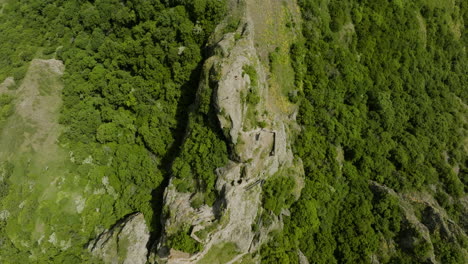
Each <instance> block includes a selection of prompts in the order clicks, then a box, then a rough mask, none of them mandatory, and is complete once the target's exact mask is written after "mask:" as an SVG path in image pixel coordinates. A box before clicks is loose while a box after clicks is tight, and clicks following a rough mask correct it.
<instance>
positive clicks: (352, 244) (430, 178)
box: [262, 0, 468, 263]
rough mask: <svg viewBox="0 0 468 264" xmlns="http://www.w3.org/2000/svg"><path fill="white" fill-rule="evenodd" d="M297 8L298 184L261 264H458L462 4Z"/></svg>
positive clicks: (313, 3)
mask: <svg viewBox="0 0 468 264" xmlns="http://www.w3.org/2000/svg"><path fill="white" fill-rule="evenodd" d="M298 2H299V4H300V6H301V10H302V16H303V20H304V22H303V25H302V27H303V37H304V39H303V41H302V42H300V43H297V45H296V46H295V47H294V48H293V49H292V50H291V52H292V55H293V56H294V57H295V67H296V85H297V86H299V87H302V90H303V92H302V93H301V94H300V96H298V98H297V100H298V101H299V102H300V114H299V117H298V120H299V122H300V124H301V125H302V127H303V131H302V133H301V134H300V135H299V136H298V138H297V142H296V147H295V151H296V153H297V155H299V157H301V158H302V161H303V163H304V169H305V171H306V185H305V188H304V189H303V191H302V196H301V199H300V200H299V201H298V202H297V203H295V204H293V205H292V206H291V212H292V214H291V216H290V217H285V218H286V219H285V223H286V225H285V228H284V231H283V232H282V233H281V232H280V233H278V234H276V235H275V237H274V239H273V240H272V241H271V243H269V244H268V245H267V246H265V247H264V249H263V251H262V260H263V261H264V262H265V263H297V262H298V261H299V256H298V254H297V250H298V249H299V250H300V251H301V252H302V253H303V254H304V255H305V256H306V257H307V258H308V259H309V261H310V263H371V262H372V263H432V262H428V261H429V259H431V260H435V261H437V262H439V263H466V260H467V257H468V255H467V252H466V249H467V248H468V244H467V243H468V241H467V237H466V231H467V222H466V219H467V217H468V215H467V205H466V191H467V189H466V188H467V183H468V176H467V175H468V174H467V172H468V168H467V150H468V149H467V147H468V145H467V133H468V130H467V128H468V127H467V125H468V123H467V119H466V118H467V114H468V112H467V110H468V109H467V105H466V103H467V99H468V97H467V96H468V60H467V53H466V47H467V44H468V36H467V34H466V23H467V21H468V20H467V19H468V5H467V2H466V1H449V0H447V1H387V0H369V1H366V0H364V1H349V0H348V1H337V0H331V1H320V0H301V1H298ZM378 186H385V187H378ZM389 189H391V190H390V191H387V190H389ZM434 198H435V200H434ZM404 201H409V202H408V207H405V206H406V203H405V202H404ZM439 205H440V207H439ZM409 207H412V208H413V209H411V210H414V212H413V214H414V217H415V219H417V220H416V221H420V222H421V223H423V224H424V225H421V226H422V228H421V230H427V229H424V228H426V226H427V228H428V229H429V234H430V237H428V236H426V234H425V233H423V232H421V230H420V226H419V225H414V224H413V222H412V219H411V217H409V215H411V214H410V213H409V211H411V210H410V209H409ZM434 208H439V209H440V212H444V213H441V214H442V215H443V214H445V212H446V213H447V214H448V218H449V219H452V220H453V223H456V225H459V226H460V227H461V229H462V231H461V233H456V232H455V231H454V229H452V228H451V227H449V228H448V230H447V229H445V228H444V226H443V223H440V222H437V220H434V216H433V215H431V213H428V212H432V210H435V211H437V210H438V209H434ZM450 225H452V223H450ZM452 232H453V233H452ZM433 254H435V258H432V257H431V256H432V255H433ZM375 261H378V262H375Z"/></svg>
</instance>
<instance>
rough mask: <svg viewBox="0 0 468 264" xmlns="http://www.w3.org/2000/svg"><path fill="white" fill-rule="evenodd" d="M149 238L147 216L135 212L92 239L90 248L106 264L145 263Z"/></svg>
mask: <svg viewBox="0 0 468 264" xmlns="http://www.w3.org/2000/svg"><path fill="white" fill-rule="evenodd" d="M148 240H149V231H148V227H147V226H146V222H145V218H144V216H143V214H141V213H135V214H132V215H130V216H128V217H126V218H125V219H123V220H122V221H121V222H119V223H117V224H116V225H115V226H114V227H112V228H111V229H110V230H109V231H106V232H104V233H102V234H101V235H99V237H98V238H97V239H96V240H93V241H91V242H90V243H89V245H88V249H89V250H90V251H91V253H92V254H93V255H94V256H96V257H98V258H99V259H101V260H102V261H103V262H104V263H106V264H107V263H109V264H117V263H119V264H120V263H123V264H145V263H146V260H147V253H148V250H147V248H146V245H147V243H148Z"/></svg>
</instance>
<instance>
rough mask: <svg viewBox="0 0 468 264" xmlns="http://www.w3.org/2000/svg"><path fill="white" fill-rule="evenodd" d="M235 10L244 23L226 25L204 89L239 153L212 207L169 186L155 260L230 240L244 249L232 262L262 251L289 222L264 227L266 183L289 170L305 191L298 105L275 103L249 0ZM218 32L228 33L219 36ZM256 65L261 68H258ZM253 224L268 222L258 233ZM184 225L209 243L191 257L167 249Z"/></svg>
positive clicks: (234, 4)
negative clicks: (297, 154)
mask: <svg viewBox="0 0 468 264" xmlns="http://www.w3.org/2000/svg"><path fill="white" fill-rule="evenodd" d="M265 2H266V1H265ZM265 4H268V3H265ZM280 7H281V6H280ZM230 8H231V14H233V13H236V14H240V23H239V26H238V29H237V30H236V31H235V32H230V33H226V34H224V35H223V34H222V33H221V32H223V31H224V30H225V26H223V24H226V23H227V22H225V23H222V24H220V26H218V28H217V29H216V32H215V33H214V35H213V41H212V43H216V44H213V46H214V48H213V54H214V55H213V56H212V57H210V58H209V59H208V60H207V61H206V63H205V65H204V72H203V74H202V78H201V82H200V86H199V91H198V92H199V94H200V93H203V90H204V89H213V101H214V107H215V109H216V110H217V118H218V120H219V124H220V126H221V129H222V131H224V134H225V137H226V139H227V141H228V144H229V145H230V146H231V147H230V152H231V153H230V156H231V159H230V160H229V162H228V163H227V164H226V165H225V166H224V167H222V168H218V169H217V171H216V172H217V176H218V178H217V182H216V189H217V191H218V193H219V194H220V197H218V200H217V202H216V203H215V205H214V206H213V207H209V206H207V205H204V206H202V207H201V208H199V209H194V208H192V207H191V205H190V199H191V196H192V194H190V193H181V192H178V191H177V190H176V188H175V186H174V185H173V183H172V181H171V182H170V183H169V186H168V188H167V189H166V192H165V201H164V204H165V207H166V209H167V214H166V215H167V217H166V219H164V220H163V224H164V233H163V235H162V237H161V239H160V242H159V244H158V246H157V255H153V256H152V257H151V258H150V262H155V261H157V263H162V262H167V263H197V262H199V261H200V260H202V259H203V258H204V257H205V256H206V254H207V253H208V252H210V250H211V251H214V250H216V248H215V246H219V245H222V244H225V243H234V244H235V245H236V247H237V250H236V254H237V255H236V256H235V257H233V258H232V259H231V260H230V261H229V262H228V263H233V262H235V261H237V260H240V259H241V258H242V257H243V256H244V255H246V254H249V253H253V252H256V251H257V250H258V249H259V247H260V246H261V245H262V244H263V243H264V242H265V241H267V239H268V233H269V232H270V231H271V230H272V229H279V228H282V220H281V219H282V214H280V216H274V215H272V217H273V219H274V220H273V223H272V224H270V225H268V226H262V221H261V217H260V215H261V214H262V212H263V211H264V209H263V208H262V187H261V186H262V183H263V182H264V181H265V180H267V179H268V178H269V177H271V176H273V175H274V174H276V173H283V172H284V173H283V176H288V177H293V178H294V179H295V180H296V186H297V187H298V188H296V189H297V190H298V191H297V192H296V196H297V197H298V196H299V195H300V189H301V188H300V186H302V182H303V174H304V172H303V168H302V163H301V161H300V160H299V159H296V158H294V155H293V153H292V150H291V141H290V138H291V135H293V134H295V133H297V131H296V130H297V129H298V128H297V124H296V121H295V111H297V110H296V109H297V108H295V107H290V108H289V110H288V112H286V111H281V110H278V109H272V108H273V107H271V103H272V102H271V100H272V99H270V98H272V95H271V94H270V93H271V92H272V91H271V89H273V88H271V86H270V85H269V82H268V79H267V78H268V77H267V76H268V75H269V74H270V73H269V72H268V68H267V67H268V66H265V65H264V64H262V61H261V60H260V58H259V55H258V53H257V50H256V48H255V44H254V43H255V39H254V34H255V28H254V23H253V22H252V21H251V19H250V18H249V17H248V15H247V14H248V13H249V12H248V10H247V8H248V5H246V4H245V3H243V2H240V1H231V4H230ZM227 19H229V18H227ZM227 19H226V20H227ZM216 36H220V37H219V38H218V39H216ZM273 37H274V36H273ZM246 68H250V70H246ZM252 69H255V72H256V73H252ZM249 74H250V75H249ZM251 75H255V76H251ZM253 92H255V93H257V95H258V96H259V98H260V100H248V95H249V93H253ZM275 94H276V96H278V95H277V94H280V92H278V91H275ZM280 96H282V95H280ZM291 109H292V110H291ZM283 211H284V212H283V213H284V214H287V213H288V212H287V210H283ZM265 213H267V214H271V213H270V212H265ZM253 225H257V226H260V227H259V228H258V229H257V231H254V230H253V228H252V226H253ZM183 226H190V229H191V230H192V231H191V237H192V238H193V239H195V240H197V241H198V242H200V243H201V244H202V245H203V249H202V250H201V251H200V252H198V253H195V254H193V255H190V254H187V253H184V252H179V251H176V250H174V249H168V248H166V247H165V241H166V239H167V237H168V236H170V235H171V234H173V233H175V232H176V231H177V230H180V228H181V227H183ZM201 234H203V235H201ZM218 248H219V247H218ZM256 261H257V262H258V259H257V260H256Z"/></svg>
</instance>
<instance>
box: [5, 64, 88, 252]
mask: <svg viewBox="0 0 468 264" xmlns="http://www.w3.org/2000/svg"><path fill="white" fill-rule="evenodd" d="M54 63H55V64H56V63H58V62H57V61H41V60H35V61H33V62H32V63H31V66H30V68H29V70H28V72H27V74H26V76H25V79H24V81H23V82H22V85H21V86H20V87H19V88H18V89H17V90H16V91H12V92H11V93H14V94H15V95H14V97H15V100H14V104H15V109H14V113H13V114H12V115H11V116H10V117H9V118H8V119H7V120H6V122H5V123H4V127H3V129H2V131H1V135H0V161H2V162H8V163H9V164H11V165H12V166H13V170H12V172H11V174H10V175H8V179H7V181H8V183H9V187H8V194H7V195H6V196H5V197H4V199H2V200H1V201H0V211H6V212H8V215H9V217H8V218H7V219H6V223H5V228H4V230H0V231H1V232H0V233H3V232H4V233H5V235H6V236H7V237H8V239H9V240H10V241H11V243H13V245H14V246H15V247H16V248H18V249H21V250H28V251H29V252H30V254H31V259H37V260H39V259H40V258H39V256H40V255H43V254H44V253H46V252H47V250H49V249H50V250H51V251H49V252H51V253H52V252H54V251H56V250H57V249H62V250H63V249H66V248H68V247H70V246H71V245H72V240H71V237H70V234H71V233H70V232H72V233H76V232H78V230H79V229H80V227H81V226H80V223H79V219H80V218H79V214H78V213H79V212H81V211H82V210H83V209H84V205H85V200H84V198H83V195H82V192H83V189H84V186H85V185H86V182H85V181H84V180H83V179H79V178H77V177H76V174H75V173H74V171H76V165H74V164H73V163H72V162H71V161H70V160H69V159H68V157H69V155H68V153H67V152H66V151H65V150H63V149H62V148H61V147H60V146H58V145H57V138H58V135H59V134H60V131H61V127H60V126H59V125H58V114H59V108H60V104H61V99H60V96H61V89H62V84H61V82H60V73H59V72H57V71H56V70H57V69H58V68H57V67H56V66H57V65H54ZM0 235H1V234H0ZM74 243H76V242H74ZM0 260H1V258H0Z"/></svg>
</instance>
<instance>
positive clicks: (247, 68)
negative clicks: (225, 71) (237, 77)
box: [242, 65, 260, 105]
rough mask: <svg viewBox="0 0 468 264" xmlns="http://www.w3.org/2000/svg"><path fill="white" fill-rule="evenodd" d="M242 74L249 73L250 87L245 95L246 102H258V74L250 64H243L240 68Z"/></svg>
mask: <svg viewBox="0 0 468 264" xmlns="http://www.w3.org/2000/svg"><path fill="white" fill-rule="evenodd" d="M242 70H243V72H242V76H244V74H247V75H249V78H250V89H249V92H248V93H247V95H246V101H247V103H249V104H251V105H256V104H258V103H259V102H260V95H259V94H258V88H257V87H258V75H257V71H256V70H255V68H254V67H253V66H252V65H244V67H243V68H242Z"/></svg>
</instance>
